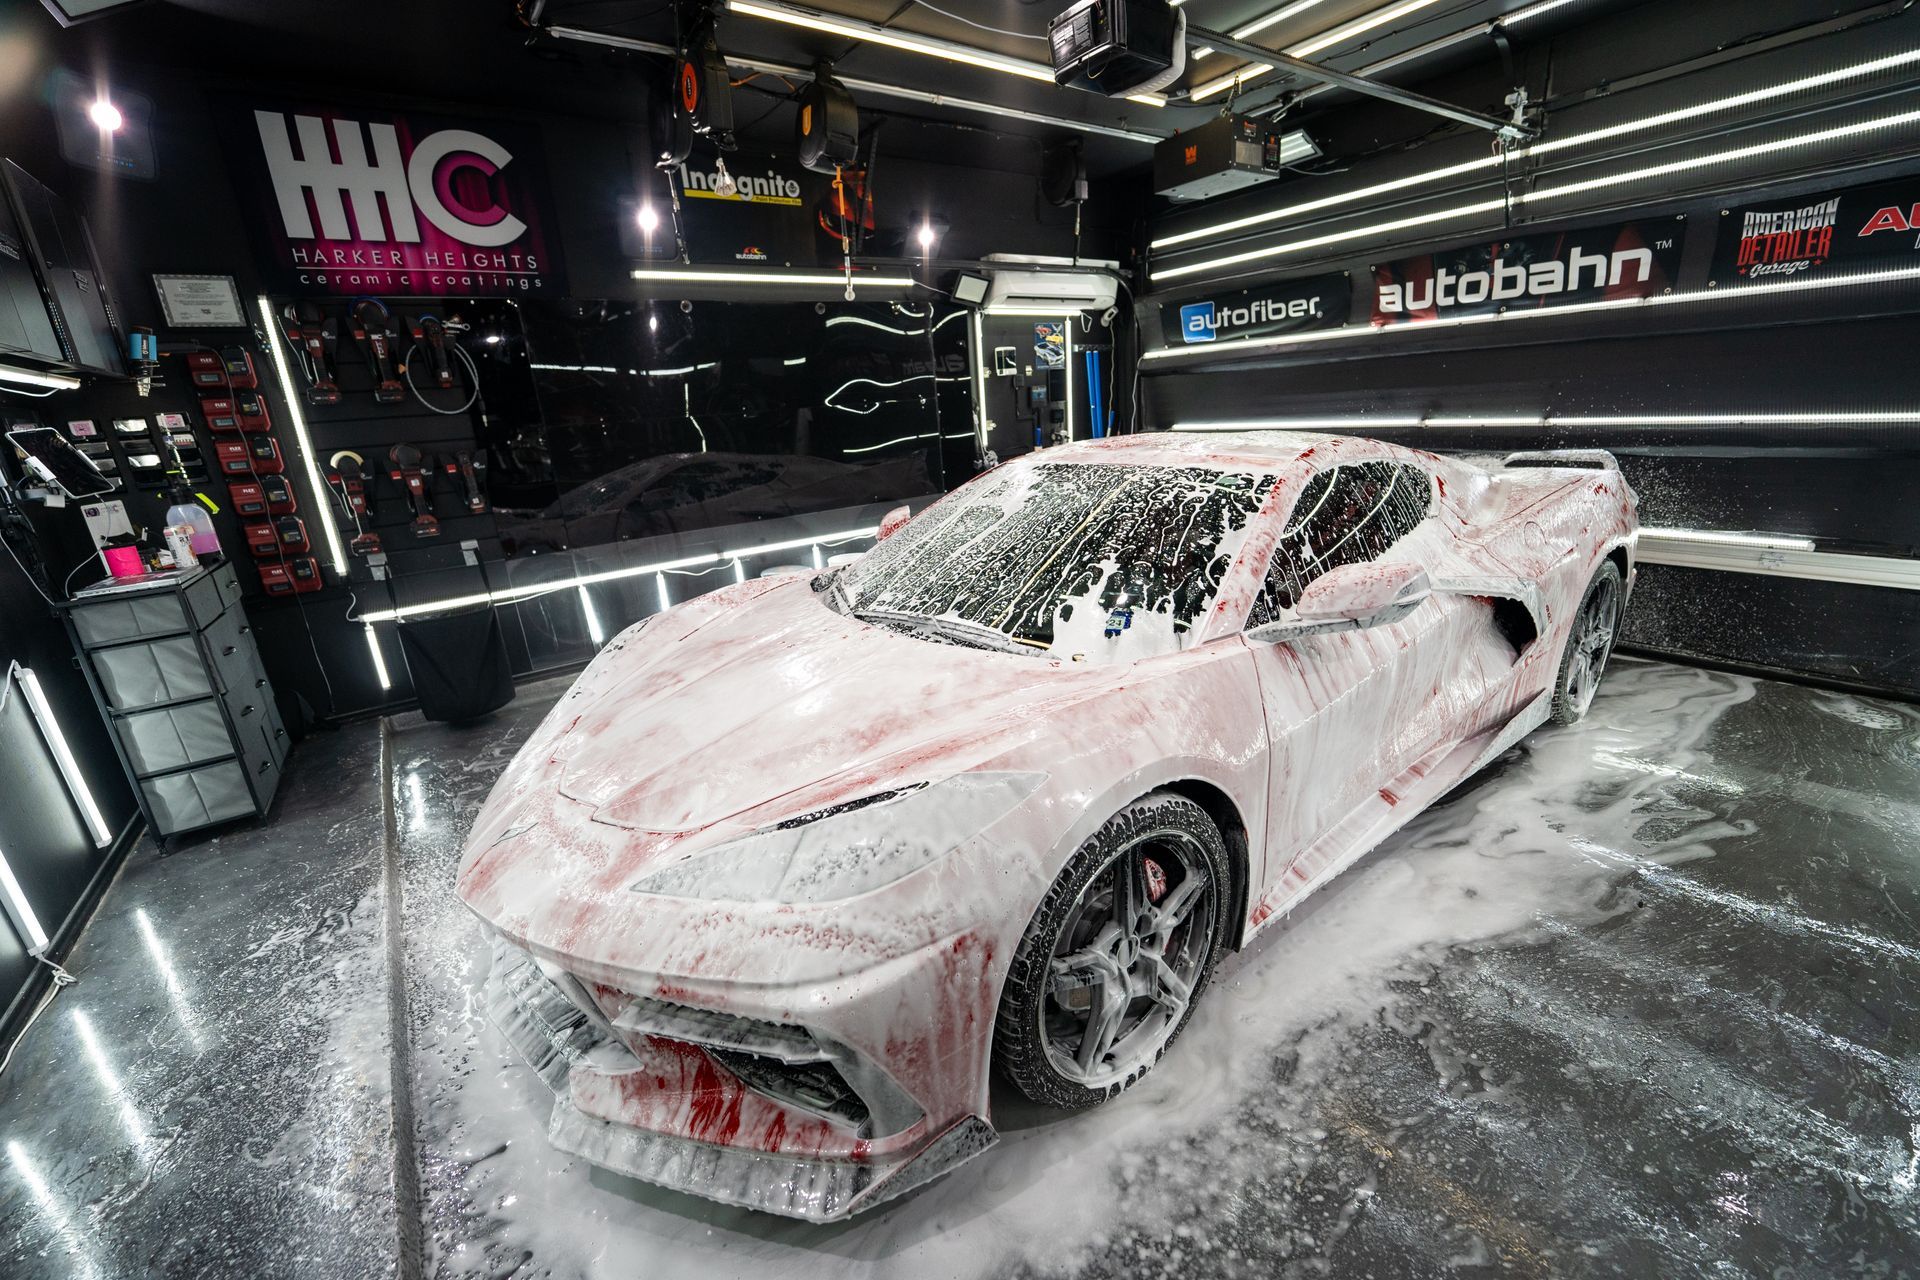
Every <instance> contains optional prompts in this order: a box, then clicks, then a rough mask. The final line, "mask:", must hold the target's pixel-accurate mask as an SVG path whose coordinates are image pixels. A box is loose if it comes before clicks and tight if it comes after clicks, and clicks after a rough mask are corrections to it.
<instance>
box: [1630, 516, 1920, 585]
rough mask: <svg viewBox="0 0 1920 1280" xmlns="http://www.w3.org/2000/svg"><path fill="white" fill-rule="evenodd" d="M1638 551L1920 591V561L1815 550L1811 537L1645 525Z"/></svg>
mask: <svg viewBox="0 0 1920 1280" xmlns="http://www.w3.org/2000/svg"><path fill="white" fill-rule="evenodd" d="M1635 555H1636V558H1637V559H1638V560H1639V561H1640V562H1641V563H1643V564H1663V565H1671V566H1673V567H1675V568H1681V569H1707V570H1714V571H1718V572H1722V573H1751V574H1760V575H1762V576H1766V577H1776V578H1801V579H1804V580H1807V581H1810V582H1837V583H1844V584H1846V585H1849V586H1857V587H1890V588H1893V589H1894V590H1898V591H1920V560H1903V559H1899V558H1897V557H1893V556H1861V555H1851V554H1848V553H1846V552H1841V551H1815V550H1812V549H1811V542H1810V540H1809V539H1806V538H1795V537H1792V536H1789V535H1771V534H1733V533H1710V532H1706V531H1703V530H1696V529H1642V530H1641V531H1640V539H1639V545H1638V547H1637V548H1636V551H1635Z"/></svg>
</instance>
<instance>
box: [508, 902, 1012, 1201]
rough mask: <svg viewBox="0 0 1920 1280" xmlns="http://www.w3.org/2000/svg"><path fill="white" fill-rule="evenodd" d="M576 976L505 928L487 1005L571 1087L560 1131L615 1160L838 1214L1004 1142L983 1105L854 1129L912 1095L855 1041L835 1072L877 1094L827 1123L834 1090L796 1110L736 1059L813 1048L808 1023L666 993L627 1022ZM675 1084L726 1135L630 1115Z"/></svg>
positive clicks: (534, 1062) (544, 1071)
mask: <svg viewBox="0 0 1920 1280" xmlns="http://www.w3.org/2000/svg"><path fill="white" fill-rule="evenodd" d="M562 981H566V979H565V978H564V977H562V978H561V979H560V981H556V979H555V978H554V977H552V976H550V975H549V973H548V972H546V971H545V970H543V969H542V968H541V966H540V965H539V964H537V963H536V962H535V961H534V959H533V958H532V957H531V956H530V955H528V953H526V952H525V951H522V950H520V949H519V948H518V947H515V946H514V945H513V944H512V943H510V942H508V941H507V940H506V939H504V938H502V937H500V936H498V935H497V934H496V935H495V937H494V942H493V967H492V971H491V973H490V974H489V975H488V979H487V986H486V1006H487V1014H488V1016H489V1017H490V1018H491V1019H492V1020H493V1022H494V1024H495V1025H496V1026H497V1027H499V1028H500V1031H501V1032H502V1034H504V1035H505V1036H506V1037H507V1039H508V1040H509V1041H510V1042H511V1043H512V1044H513V1046H514V1048H515V1049H516V1050H518V1051H519V1053H520V1054H521V1056H522V1057H524V1058H525V1059H526V1060H527V1062H528V1064H529V1065H531V1066H532V1067H533V1068H534V1070H535V1071H536V1072H537V1073H538V1074H539V1076H540V1078H541V1079H542V1080H543V1081H544V1082H545V1083H546V1084H547V1086H548V1087H549V1088H550V1089H552V1090H553V1091H554V1093H555V1094H556V1095H557V1096H556V1099H555V1102H554V1106H553V1114H552V1118H551V1120H550V1122H549V1124H548V1129H547V1137H548V1140H549V1141H550V1142H552V1143H553V1145H554V1146H556V1147H558V1148H560V1149H561V1150H563V1151H567V1152H570V1153H572V1154H574V1155H578V1156H581V1157H583V1158H585V1159H587V1160H589V1161H591V1162H593V1163H594V1164H597V1165H600V1166H602V1167H604V1168H608V1169H612V1170H614V1171H616V1172H619V1173H624V1174H627V1175H629V1176H631V1177H635V1178H639V1179H641V1180H643V1181H646V1182H651V1183H655V1184H657V1185H660V1186H663V1187H669V1188H672V1189H673V1190H676V1191H682V1192H687V1193H689V1194H692V1195H698V1196H704V1197H706V1198H708V1199H711V1200H718V1201H721V1202H722V1203H725V1204H732V1205H738V1206H741V1207H743V1208H749V1209H759V1210H762V1211H765V1212H768V1213H777V1214H783V1215H785V1216H788V1217H794V1218H802V1219H805V1220H807V1221H810V1222H832V1221H836V1220H838V1219H841V1218H845V1217H849V1216H851V1215H852V1214H855V1213H859V1212H861V1211H862V1210H865V1209H869V1208H872V1207H873V1206H874V1205H877V1204H880V1203H882V1202H884V1201H886V1200H890V1199H892V1198H893V1197H895V1196H898V1195H900V1194H902V1193H904V1192H906V1191H909V1190H912V1189H913V1188H915V1187H918V1186H920V1185H922V1184H924V1183H926V1182H929V1181H931V1180H932V1179H934V1178H936V1177H938V1176H939V1175H941V1174H942V1173H945V1172H946V1171H948V1170H949V1169H952V1168H953V1167H954V1166H956V1165H958V1164H960V1163H962V1162H963V1161H966V1160H968V1159H971V1158H972V1157H974V1156H976V1155H979V1154H980V1153H981V1152H983V1151H985V1150H986V1149H987V1148H988V1147H990V1146H992V1145H993V1144H994V1142H995V1141H996V1138H997V1135H996V1134H995V1133H994V1130H993V1127H992V1126H991V1125H989V1124H988V1123H987V1122H986V1120H984V1119H982V1118H981V1117H979V1116H977V1115H968V1116H964V1117H962V1118H961V1119H960V1120H958V1121H956V1122H953V1123H949V1124H946V1125H945V1126H944V1127H942V1128H940V1129H939V1130H938V1131H937V1132H936V1131H932V1130H930V1129H929V1128H928V1126H927V1123H926V1121H925V1119H924V1117H921V1118H919V1119H916V1120H915V1121H913V1122H912V1123H910V1124H907V1125H906V1126H905V1127H904V1128H903V1129H901V1130H900V1131H899V1132H897V1133H892V1134H889V1135H888V1136H885V1137H881V1138H877V1139H871V1140H869V1139H867V1138H863V1137H854V1138H851V1139H849V1138H848V1137H847V1133H846V1130H847V1126H848V1124H849V1122H850V1121H851V1120H854V1119H860V1120H862V1121H863V1122H864V1121H865V1120H866V1117H867V1113H868V1112H869V1111H871V1112H872V1113H873V1118H875V1119H882V1120H885V1119H888V1117H887V1114H886V1113H887V1112H889V1111H890V1110H895V1111H897V1108H898V1105H899V1104H898V1101H897V1100H896V1099H892V1098H889V1097H887V1096H886V1090H885V1089H884V1087H883V1086H882V1085H880V1084H879V1083H877V1082H876V1081H875V1080H874V1079H872V1078H871V1077H865V1076H863V1074H862V1068H861V1066H860V1065H859V1064H858V1063H857V1062H855V1061H853V1060H851V1059H849V1058H846V1057H845V1056H844V1052H845V1051H844V1050H842V1049H839V1048H838V1047H835V1049H834V1052H835V1053H836V1055H840V1056H837V1057H836V1061H837V1062H839V1063H840V1064H841V1065H842V1067H843V1069H842V1070H841V1071H839V1072H838V1073H837V1076H836V1077H835V1078H840V1079H850V1080H852V1081H853V1082H854V1085H855V1090H856V1091H857V1092H860V1093H861V1094H862V1095H863V1097H861V1098H860V1099H857V1100H856V1101H855V1102H854V1103H852V1104H845V1105H842V1106H840V1107H839V1111H840V1114H839V1115H838V1116H837V1120H835V1119H823V1118H822V1116H821V1115H820V1114H819V1113H820V1112H822V1111H825V1112H832V1111H834V1109H835V1100H834V1099H831V1098H828V1097H826V1096H824V1095H817V1101H816V1106H815V1108H814V1109H813V1110H814V1114H809V1113H808V1112H807V1111H806V1110H795V1109H794V1108H793V1107H792V1106H791V1105H790V1100H782V1099H780V1098H776V1097H770V1096H768V1095H766V1094H765V1093H763V1092H760V1091H757V1090H755V1089H754V1088H753V1087H752V1086H751V1085H749V1084H748V1083H747V1082H746V1080H745V1079H744V1078H743V1077H742V1076H741V1075H739V1074H736V1073H735V1072H734V1071H730V1070H729V1069H728V1067H727V1066H726V1065H724V1064H726V1063H728V1062H734V1063H736V1064H737V1063H741V1062H745V1061H755V1062H768V1063H778V1062H780V1061H781V1060H782V1059H798V1058H800V1057H803V1056H805V1055H803V1054H801V1053H800V1052H799V1051H798V1049H797V1048H796V1047H795V1040H796V1038H804V1033H803V1032H801V1031H799V1030H798V1029H797V1028H783V1027H781V1026H778V1025H775V1024H768V1023H755V1022H753V1021H752V1020H744V1019H732V1018H729V1017H728V1016H727V1015H723V1014H717V1013H707V1012H704V1011H701V1010H696V1009H689V1008H686V1007H684V1006H671V1005H666V1004H664V1003H663V1002H657V1001H656V1002H647V1008H646V1009H644V1010H642V1011H640V1012H637V1013H636V1012H631V1011H630V1012H629V1013H627V1014H623V1015H621V1017H620V1018H619V1021H620V1023H621V1024H622V1027H621V1028H618V1029H617V1028H616V1027H615V1026H614V1025H613V1024H611V1023H609V1022H608V1021H607V1020H606V1018H605V1016H604V1012H603V1011H602V1010H601V1009H600V1008H599V1007H598V1006H597V1005H596V1004H595V1002H594V1000H593V999H592V997H591V996H589V995H588V994H587V993H586V991H585V989H584V988H579V989H578V990H577V991H576V992H575V994H572V995H570V994H569V992H568V991H567V990H566V989H563V987H562V985H561V982H562ZM575 985H576V986H577V985H578V984H575ZM641 1003H642V1002H638V1001H636V1002H635V1005H636V1006H638V1005H640V1004H641ZM689 1061H691V1062H692V1063H693V1064H694V1065H693V1066H692V1068H691V1074H689V1072H688V1068H687V1064H688V1062H689ZM748 1074H749V1075H750V1074H751V1072H749V1073H748ZM672 1080H681V1081H683V1082H687V1083H685V1085H684V1087H685V1089H686V1090H687V1091H688V1105H687V1107H686V1109H685V1114H686V1115H688V1116H691V1117H693V1118H694V1120H695V1121H696V1122H698V1123H699V1125H700V1126H701V1127H702V1128H703V1129H704V1130H705V1131H706V1132H707V1133H709V1134H711V1135H712V1136H713V1137H714V1138H715V1139H716V1140H713V1141H706V1140H702V1139H701V1138H698V1137H695V1136H692V1135H691V1134H689V1133H686V1132H669V1131H666V1129H664V1128H650V1127H647V1126H646V1125H642V1124H636V1123H631V1122H630V1120H629V1118H630V1117H632V1116H635V1115H646V1114H651V1113H649V1112H647V1111H645V1110H644V1108H640V1107H636V1106H634V1105H633V1104H634V1102H635V1100H636V1099H637V1098H640V1097H644V1096H645V1095H647V1094H648V1093H649V1092H653V1091H659V1090H665V1089H667V1088H668V1087H669V1082H670V1081H672ZM861 1086H864V1088H861ZM849 1108H851V1110H850V1109H849ZM892 1118H893V1119H895V1120H898V1119H899V1118H901V1117H899V1116H898V1115H897V1114H896V1115H895V1116H894V1117H892Z"/></svg>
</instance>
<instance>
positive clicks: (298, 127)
mask: <svg viewBox="0 0 1920 1280" xmlns="http://www.w3.org/2000/svg"><path fill="white" fill-rule="evenodd" d="M234 107H235V110H233V112H232V117H233V125H232V129H231V133H230V145H231V146H232V147H233V149H234V155H235V159H236V161H237V175H236V176H237V178H238V181H239V185H240V186H241V187H242V189H243V190H245V191H247V192H248V193H249V195H250V196H251V197H252V203H253V205H254V217H253V224H254V227H255V229H256V232H257V234H259V235H260V236H261V239H262V245H263V249H264V250H265V252H264V255H263V256H264V257H265V259H266V261H265V263H264V264H263V265H265V266H266V267H267V274H268V276H269V283H270V287H272V288H273V289H274V290H275V291H276V292H287V293H297V294H349V295H350V294H363V293H371V294H412V295H441V294H460V295H469V296H502V295H508V296H515V297H518V296H523V295H533V294H560V293H563V292H565V286H564V282H563V280H562V277H561V271H560V261H559V245H558V243H557V239H558V237H557V233H556V232H555V229H554V227H555V223H554V217H553V213H552V209H551V207H550V206H549V205H548V203H547V199H546V173H545V170H544V167H543V166H542V165H541V163H540V159H541V158H540V152H539V146H538V143H537V139H536V137H535V135H534V133H533V132H532V131H531V130H530V129H527V128H523V127H520V126H517V125H513V124H511V123H500V122H487V123H484V124H477V123H471V122H464V121H458V120H450V119H445V118H442V117H438V116H428V115H419V114H415V113H411V112H409V113H405V114H401V113H396V112H387V111H370V110H364V109H361V108H358V107H355V108H352V109H342V110H336V109H333V108H329V107H310V106H289V105H285V104H279V105H273V106H264V107H263V106H260V105H259V104H257V103H245V104H241V103H235V104H234Z"/></svg>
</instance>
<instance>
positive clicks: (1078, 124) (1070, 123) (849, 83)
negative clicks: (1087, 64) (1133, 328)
mask: <svg viewBox="0 0 1920 1280" xmlns="http://www.w3.org/2000/svg"><path fill="white" fill-rule="evenodd" d="M542 30H543V31H544V32H545V33H546V34H547V35H550V36H552V37H553V38H554V39H556V40H574V41H578V42H580V43H582V44H597V45H602V46H604V47H606V48H609V49H631V50H633V51H634V52H635V53H657V54H661V55H663V56H666V57H672V56H673V55H674V52H675V51H674V48H673V46H672V45H666V44H660V43H659V42H657V41H654V40H636V39H634V38H633V37H632V36H616V35H612V34H610V33H608V32H605V31H589V30H587V29H586V28H584V27H565V26H549V27H543V28H542ZM727 65H728V66H730V67H733V68H735V69H736V70H739V71H746V72H756V71H757V72H759V73H760V74H762V75H774V76H785V77H786V78H787V79H789V80H792V81H795V82H796V83H797V82H799V81H801V80H810V79H812V78H813V72H812V70H810V69H809V68H806V67H797V66H793V65H792V64H790V63H785V62H769V61H767V60H766V59H764V58H743V57H740V56H739V55H737V54H728V55H727ZM834 79H836V80H838V81H839V82H840V84H841V86H842V87H843V88H847V89H851V90H854V91H856V92H859V93H870V94H877V95H879V96H880V97H883V98H899V99H901V100H903V101H906V102H921V103H926V104H927V105H929V106H935V107H950V108H952V109H953V110H955V111H974V112H979V113H980V114H982V115H990V116H999V117H1001V118H1003V119H1007V120H1024V121H1027V122H1028V123H1030V124H1039V125H1045V126H1047V127H1048V128H1050V129H1067V130H1070V131H1072V132H1074V133H1097V134H1100V135H1101V136H1103V137H1108V138H1122V139H1125V140H1126V141H1128V142H1139V143H1145V144H1146V145H1148V146H1152V145H1153V144H1155V143H1157V142H1159V141H1160V140H1161V138H1162V137H1163V136H1164V135H1161V134H1157V133H1143V132H1141V131H1140V130H1138V129H1124V128H1121V127H1119V126H1118V125H1110V124H1096V123H1094V122H1092V121H1088V120H1073V119H1068V118H1065V117H1062V116H1060V115H1058V114H1050V113H1047V112H1041V111H1023V110H1021V109H1020V108H1019V107H1008V106H1002V105H1001V104H999V103H996V102H981V101H980V100H979V99H977V98H957V97H955V96H953V95H952V94H948V93H933V92H931V91H929V90H926V89H912V88H908V87H907V86H905V85H898V84H887V83H885V82H884V81H880V80H863V79H861V78H860V77H858V76H847V75H839V74H836V75H835V76H834Z"/></svg>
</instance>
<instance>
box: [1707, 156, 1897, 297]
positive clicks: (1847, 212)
mask: <svg viewBox="0 0 1920 1280" xmlns="http://www.w3.org/2000/svg"><path fill="white" fill-rule="evenodd" d="M1912 266H1920V178H1908V179H1905V180H1904V181H1900V182H1886V183H1880V184H1877V185H1875V186H1870V187H1849V188H1846V189H1845V190H1842V191H1835V192H1830V193H1828V194H1825V195H1816V196H1801V197H1799V198H1798V199H1793V200H1776V201H1773V202H1771V203H1769V204H1764V205H1749V206H1747V207H1746V208H1743V209H1734V210H1731V211H1730V212H1728V213H1727V214H1726V215H1725V216H1723V217H1722V218H1721V219H1720V239H1719V240H1718V242H1716V243H1715V245H1714V247H1713V282H1714V284H1716V285H1729V284H1770V283H1773V282H1776V281H1786V280H1796V279H1802V278H1808V277H1814V276H1836V275H1852V274H1854V273H1856V272H1860V271H1878V270H1884V269H1888V268H1898V267H1912Z"/></svg>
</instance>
